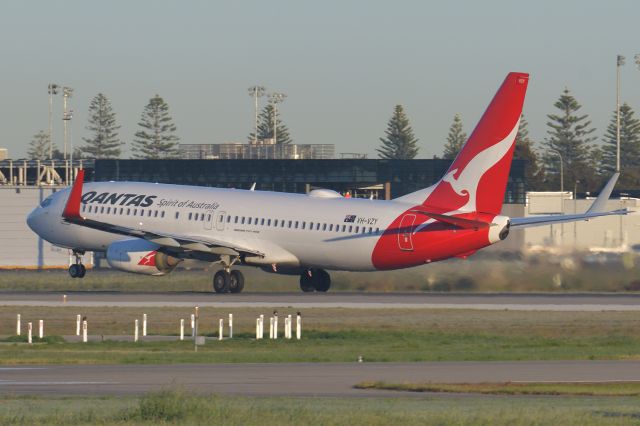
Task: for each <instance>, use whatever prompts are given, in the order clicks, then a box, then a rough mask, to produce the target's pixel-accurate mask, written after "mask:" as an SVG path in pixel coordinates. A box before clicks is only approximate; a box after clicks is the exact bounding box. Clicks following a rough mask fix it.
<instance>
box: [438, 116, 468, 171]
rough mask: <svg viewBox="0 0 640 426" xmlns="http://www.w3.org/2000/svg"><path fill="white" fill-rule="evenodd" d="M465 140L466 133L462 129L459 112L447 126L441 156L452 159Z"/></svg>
mask: <svg viewBox="0 0 640 426" xmlns="http://www.w3.org/2000/svg"><path fill="white" fill-rule="evenodd" d="M466 141H467V134H466V133H465V132H464V131H463V130H462V119H461V118H460V114H456V115H454V116H453V123H452V124H451V127H449V134H448V135H447V143H445V145H444V152H443V153H442V158H445V159H447V160H453V159H454V158H456V155H458V153H459V152H460V150H461V149H462V145H464V143H465V142H466Z"/></svg>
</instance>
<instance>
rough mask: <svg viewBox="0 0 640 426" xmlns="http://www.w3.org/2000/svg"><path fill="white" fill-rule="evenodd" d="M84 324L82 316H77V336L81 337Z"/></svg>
mask: <svg viewBox="0 0 640 426" xmlns="http://www.w3.org/2000/svg"><path fill="white" fill-rule="evenodd" d="M81 324H82V316H81V315H76V336H79V335H80V325H81Z"/></svg>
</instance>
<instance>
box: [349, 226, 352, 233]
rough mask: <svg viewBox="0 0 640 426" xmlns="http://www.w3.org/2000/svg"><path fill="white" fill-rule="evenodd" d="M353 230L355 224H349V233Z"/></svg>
mask: <svg viewBox="0 0 640 426" xmlns="http://www.w3.org/2000/svg"><path fill="white" fill-rule="evenodd" d="M351 232H353V225H349V233H351Z"/></svg>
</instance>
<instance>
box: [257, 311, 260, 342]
mask: <svg viewBox="0 0 640 426" xmlns="http://www.w3.org/2000/svg"><path fill="white" fill-rule="evenodd" d="M256 340H260V317H258V318H256Z"/></svg>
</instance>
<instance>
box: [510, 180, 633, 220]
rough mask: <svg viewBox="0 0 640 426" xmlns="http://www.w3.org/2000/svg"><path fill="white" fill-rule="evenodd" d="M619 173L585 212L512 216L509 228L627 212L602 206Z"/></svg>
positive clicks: (607, 198) (609, 194) (587, 218)
mask: <svg viewBox="0 0 640 426" xmlns="http://www.w3.org/2000/svg"><path fill="white" fill-rule="evenodd" d="M619 176H620V173H618V172H616V173H614V175H613V176H611V179H609V182H607V184H606V185H605V186H604V188H602V191H600V194H599V195H598V197H597V198H596V199H595V201H594V202H593V204H591V207H589V209H588V210H587V211H586V212H585V213H581V214H567V215H560V214H557V215H548V216H529V217H513V218H511V219H510V223H511V228H512V229H520V228H530V227H534V226H543V225H551V224H554V223H564V222H576V221H579V220H589V219H592V218H595V217H601V216H611V215H623V214H627V213H629V211H628V210H627V209H619V210H612V211H605V210H604V207H605V205H606V202H607V200H609V197H610V196H611V192H612V191H613V187H614V186H615V185H616V182H617V181H618V177H619Z"/></svg>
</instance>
